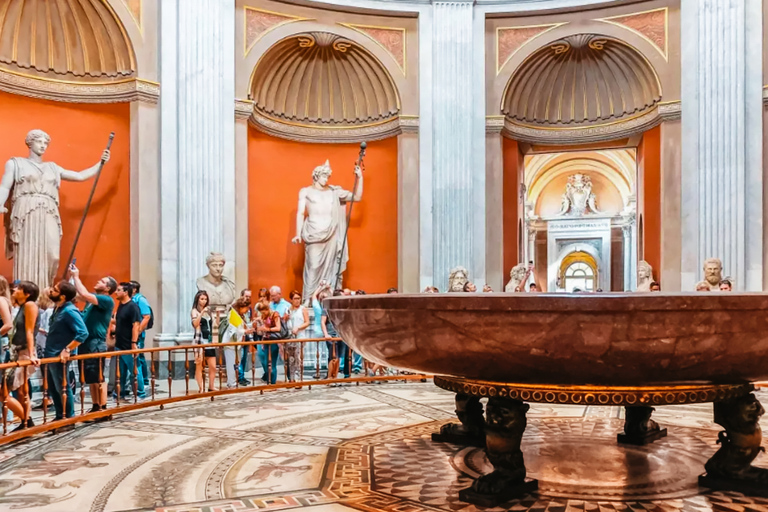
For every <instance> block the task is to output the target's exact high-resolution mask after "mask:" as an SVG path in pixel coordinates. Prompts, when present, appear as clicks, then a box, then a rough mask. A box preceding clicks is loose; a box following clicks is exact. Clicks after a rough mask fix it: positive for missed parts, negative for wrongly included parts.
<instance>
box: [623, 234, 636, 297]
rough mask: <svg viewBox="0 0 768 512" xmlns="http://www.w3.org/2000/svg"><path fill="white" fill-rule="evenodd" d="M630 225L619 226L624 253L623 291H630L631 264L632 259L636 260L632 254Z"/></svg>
mask: <svg viewBox="0 0 768 512" xmlns="http://www.w3.org/2000/svg"><path fill="white" fill-rule="evenodd" d="M631 233H632V225H631V224H625V225H623V226H621V234H622V235H623V243H622V252H623V253H624V291H625V292H628V291H632V281H631V279H630V276H631V275H632V263H631V261H632V260H633V259H637V257H636V255H635V254H634V253H632V236H631Z"/></svg>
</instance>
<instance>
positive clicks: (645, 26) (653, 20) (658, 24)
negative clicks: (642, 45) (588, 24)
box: [595, 7, 669, 60]
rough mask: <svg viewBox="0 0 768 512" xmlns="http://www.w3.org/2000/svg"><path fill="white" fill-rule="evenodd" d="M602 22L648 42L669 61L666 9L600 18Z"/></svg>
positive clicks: (667, 14) (667, 16)
mask: <svg viewBox="0 0 768 512" xmlns="http://www.w3.org/2000/svg"><path fill="white" fill-rule="evenodd" d="M595 21H603V22H605V23H610V24H612V25H616V26H619V27H622V28H625V29H627V30H629V31H631V32H634V33H635V34H637V35H638V36H640V37H642V38H643V39H645V40H646V41H648V42H649V43H650V44H651V45H652V46H653V47H654V48H656V50H657V51H658V52H659V53H660V54H661V56H662V57H664V60H668V59H669V53H668V48H667V44H668V41H669V37H668V36H669V12H668V9H667V8H666V7H662V8H661V9H653V10H650V11H642V12H635V13H632V14H623V15H620V16H610V17H608V18H600V19H598V20H595Z"/></svg>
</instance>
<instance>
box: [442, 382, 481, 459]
mask: <svg viewBox="0 0 768 512" xmlns="http://www.w3.org/2000/svg"><path fill="white" fill-rule="evenodd" d="M456 416H457V417H458V418H459V421H461V423H447V424H445V425H443V426H442V427H440V432H436V433H434V434H432V440H433V441H435V442H438V443H452V444H458V445H462V446H478V447H480V448H482V447H484V446H485V418H483V405H482V404H481V403H480V399H479V398H477V397H472V396H469V395H465V394H462V393H457V394H456Z"/></svg>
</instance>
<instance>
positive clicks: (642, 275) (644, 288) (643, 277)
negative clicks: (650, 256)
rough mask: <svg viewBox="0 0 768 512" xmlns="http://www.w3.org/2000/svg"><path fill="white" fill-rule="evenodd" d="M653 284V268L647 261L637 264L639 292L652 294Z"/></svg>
mask: <svg viewBox="0 0 768 512" xmlns="http://www.w3.org/2000/svg"><path fill="white" fill-rule="evenodd" d="M652 282H653V268H652V267H651V266H650V265H649V264H648V262H647V261H640V262H638V264H637V291H638V292H650V291H651V283H652Z"/></svg>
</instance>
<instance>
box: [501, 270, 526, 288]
mask: <svg viewBox="0 0 768 512" xmlns="http://www.w3.org/2000/svg"><path fill="white" fill-rule="evenodd" d="M527 275H528V268H527V267H526V265H525V263H518V264H517V265H515V266H514V267H512V270H510V271H509V278H510V279H509V282H508V283H507V285H506V286H505V287H504V291H505V292H507V293H515V292H520V291H524V290H522V289H521V288H520V287H521V286H524V285H525V279H526V277H527Z"/></svg>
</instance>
